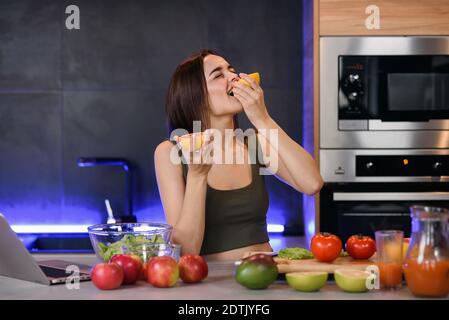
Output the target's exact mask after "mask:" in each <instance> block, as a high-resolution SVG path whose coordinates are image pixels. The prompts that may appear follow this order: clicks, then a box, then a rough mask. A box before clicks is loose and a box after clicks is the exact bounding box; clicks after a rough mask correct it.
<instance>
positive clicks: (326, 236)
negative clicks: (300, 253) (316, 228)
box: [310, 232, 342, 262]
mask: <svg viewBox="0 0 449 320" xmlns="http://www.w3.org/2000/svg"><path fill="white" fill-rule="evenodd" d="M341 248H342V243H341V240H340V238H339V237H337V236H336V235H334V234H331V233H325V232H323V233H318V234H316V235H314V236H313V237H312V241H311V243H310V250H311V251H312V253H313V256H314V257H315V259H317V260H318V261H320V262H332V261H334V260H335V259H337V257H338V256H339V255H340V252H341Z"/></svg>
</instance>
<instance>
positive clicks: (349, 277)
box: [334, 269, 371, 292]
mask: <svg viewBox="0 0 449 320" xmlns="http://www.w3.org/2000/svg"><path fill="white" fill-rule="evenodd" d="M370 275H371V274H370V273H369V272H368V271H362V270H352V269H337V270H335V271H334V278H335V282H336V283H337V286H338V287H339V288H340V289H341V290H343V291H347V292H366V291H368V288H367V286H366V279H367V278H368V277H369V276H370Z"/></svg>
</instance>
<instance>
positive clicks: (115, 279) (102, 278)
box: [91, 263, 124, 290]
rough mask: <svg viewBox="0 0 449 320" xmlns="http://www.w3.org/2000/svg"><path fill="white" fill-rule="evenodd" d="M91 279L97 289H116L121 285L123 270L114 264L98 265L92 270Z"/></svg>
mask: <svg viewBox="0 0 449 320" xmlns="http://www.w3.org/2000/svg"><path fill="white" fill-rule="evenodd" d="M91 278H92V282H93V284H94V285H95V286H96V287H97V288H98V289H101V290H113V289H117V288H119V287H120V286H121V285H122V283H123V278H124V275H123V269H122V267H120V266H119V265H118V264H116V263H99V264H97V265H96V266H95V267H94V268H93V269H92V272H91Z"/></svg>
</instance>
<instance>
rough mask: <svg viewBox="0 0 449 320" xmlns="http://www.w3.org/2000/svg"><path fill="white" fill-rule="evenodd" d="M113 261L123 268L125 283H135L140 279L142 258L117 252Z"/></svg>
mask: <svg viewBox="0 0 449 320" xmlns="http://www.w3.org/2000/svg"><path fill="white" fill-rule="evenodd" d="M111 262H115V263H117V264H118V265H119V266H120V267H122V269H123V274H124V279H123V284H133V283H135V282H136V281H137V280H139V278H140V276H141V272H142V260H140V258H139V257H137V256H131V255H127V254H116V255H114V256H113V257H112V258H111Z"/></svg>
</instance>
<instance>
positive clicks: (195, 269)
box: [179, 254, 208, 283]
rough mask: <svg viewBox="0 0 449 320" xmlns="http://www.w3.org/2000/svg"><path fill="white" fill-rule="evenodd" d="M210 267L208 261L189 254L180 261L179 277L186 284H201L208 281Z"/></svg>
mask: <svg viewBox="0 0 449 320" xmlns="http://www.w3.org/2000/svg"><path fill="white" fill-rule="evenodd" d="M207 274H208V267H207V263H206V260H205V259H204V258H203V257H201V256H197V255H192V254H187V255H184V256H182V257H181V259H180V260H179V276H180V277H181V279H182V281H184V282H186V283H195V282H200V281H202V280H204V279H206V277H207Z"/></svg>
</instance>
